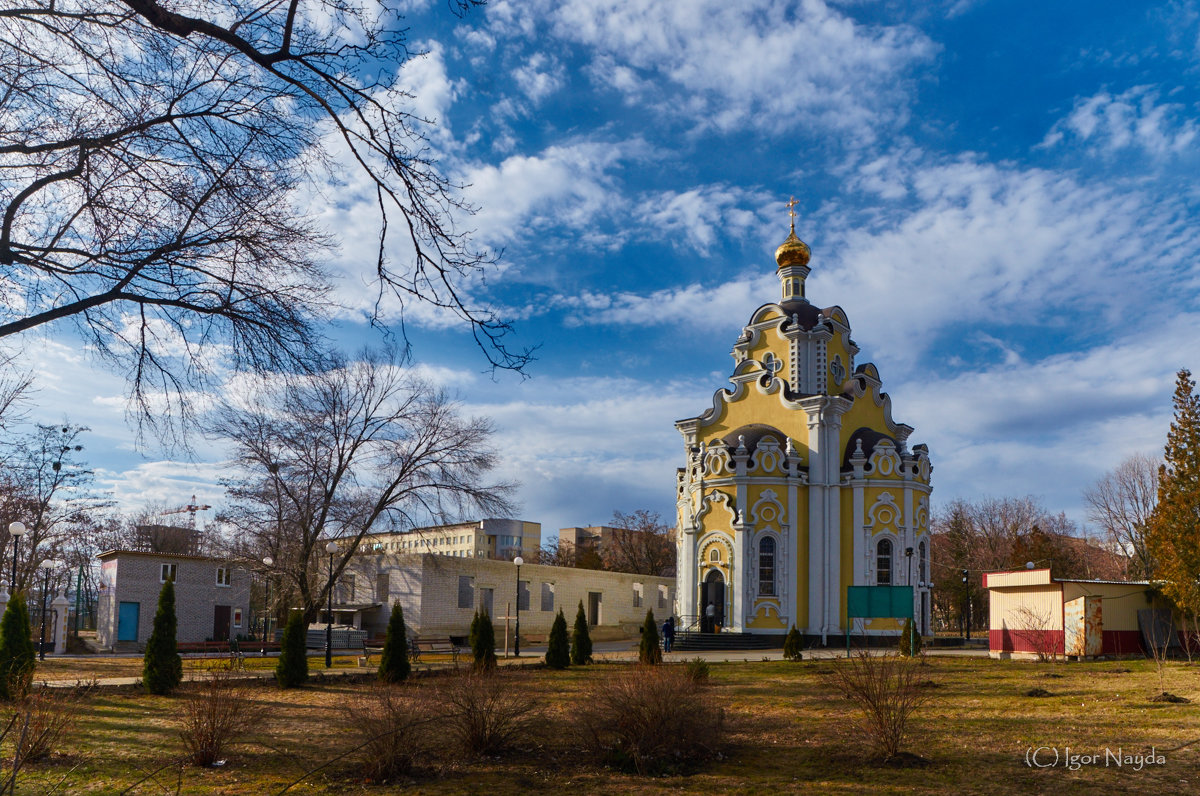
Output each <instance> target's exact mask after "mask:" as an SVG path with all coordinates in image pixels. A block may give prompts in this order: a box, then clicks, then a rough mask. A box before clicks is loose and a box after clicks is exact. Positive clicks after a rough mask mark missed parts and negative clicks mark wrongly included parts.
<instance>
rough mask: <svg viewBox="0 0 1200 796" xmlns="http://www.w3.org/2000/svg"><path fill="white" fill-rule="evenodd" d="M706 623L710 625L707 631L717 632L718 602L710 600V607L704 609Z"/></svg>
mask: <svg viewBox="0 0 1200 796" xmlns="http://www.w3.org/2000/svg"><path fill="white" fill-rule="evenodd" d="M704 624H705V625H707V626H708V629H707V630H705V631H704V632H706V633H716V632H717V604H716V603H714V602H709V604H708V607H707V608H705V609H704Z"/></svg>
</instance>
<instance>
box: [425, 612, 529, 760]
mask: <svg viewBox="0 0 1200 796" xmlns="http://www.w3.org/2000/svg"><path fill="white" fill-rule="evenodd" d="M484 616H487V614H484ZM436 701H437V704H438V705H439V706H440V707H441V710H442V715H441V721H440V722H439V725H438V728H439V731H440V732H444V733H445V734H446V735H448V736H449V738H450V740H451V742H452V743H453V744H454V745H455V746H456V747H457V748H458V750H459V751H460V752H463V753H466V754H480V755H495V754H500V753H502V752H506V751H509V750H511V749H515V748H518V747H520V746H522V745H523V744H528V743H529V742H530V741H531V740H534V739H536V738H537V737H538V735H539V733H540V732H541V727H542V725H543V724H544V711H543V710H542V708H541V706H540V705H539V704H538V703H537V702H536V701H535V700H534V699H533V698H532V697H530V696H528V695H527V693H526V690H525V687H524V685H523V683H521V682H520V681H519V680H516V679H514V678H513V677H512V675H508V674H500V673H497V672H488V673H483V672H463V673H462V674H455V675H453V676H451V677H449V678H446V679H445V680H444V681H443V682H441V683H440V684H439V685H438V687H437V695H436Z"/></svg>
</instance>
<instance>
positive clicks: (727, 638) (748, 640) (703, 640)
mask: <svg viewBox="0 0 1200 796" xmlns="http://www.w3.org/2000/svg"><path fill="white" fill-rule="evenodd" d="M783 638H784V637H783V635H782V634H774V635H768V634H764V633H690V632H686V631H685V632H681V633H676V635H675V645H674V647H673V649H675V650H677V651H688V652H692V651H702V650H771V649H780V648H781V647H783Z"/></svg>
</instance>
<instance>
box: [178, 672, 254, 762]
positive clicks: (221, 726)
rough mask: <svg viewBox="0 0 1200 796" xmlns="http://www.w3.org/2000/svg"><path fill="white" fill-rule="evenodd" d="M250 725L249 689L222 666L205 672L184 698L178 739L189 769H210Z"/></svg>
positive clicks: (251, 719) (252, 719)
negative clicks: (185, 755) (181, 743)
mask: <svg viewBox="0 0 1200 796" xmlns="http://www.w3.org/2000/svg"><path fill="white" fill-rule="evenodd" d="M253 723H254V718H253V716H251V715H250V689H249V686H248V685H247V682H246V680H244V679H239V678H238V677H236V676H235V675H234V673H233V670H232V669H231V668H230V667H229V666H228V665H226V666H222V667H219V668H215V669H211V670H209V671H208V672H206V673H205V675H204V677H202V678H201V679H199V680H198V681H197V682H196V684H195V686H194V690H192V691H190V692H189V693H188V694H187V696H185V697H184V699H183V728H182V729H180V731H179V736H180V738H182V739H183V747H184V749H185V750H186V752H187V756H188V760H189V761H190V762H191V763H192V764H193V765H197V766H211V765H212V764H213V763H214V762H216V761H217V760H219V759H220V758H221V755H222V753H223V752H225V751H226V749H227V748H228V747H229V745H230V744H232V743H234V742H235V741H237V739H238V738H240V737H241V736H242V735H245V734H246V732H247V731H249V730H250V728H251V726H252V725H253Z"/></svg>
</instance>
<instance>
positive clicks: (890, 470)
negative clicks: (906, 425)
mask: <svg viewBox="0 0 1200 796" xmlns="http://www.w3.org/2000/svg"><path fill="white" fill-rule="evenodd" d="M869 462H870V467H871V475H874V476H882V477H884V478H890V477H891V476H901V475H903V473H902V472H901V470H900V454H899V453H898V452H897V451H896V446H895V445H894V444H893V443H892V441H891V440H889V439H881V440H879V441H878V442H876V443H875V448H874V449H873V450H872V452H871V457H870V459H869Z"/></svg>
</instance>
